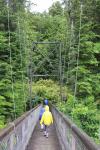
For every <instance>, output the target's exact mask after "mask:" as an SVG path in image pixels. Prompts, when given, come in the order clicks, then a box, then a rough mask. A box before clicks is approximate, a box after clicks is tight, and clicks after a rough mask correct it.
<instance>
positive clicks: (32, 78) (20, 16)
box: [0, 0, 100, 143]
mask: <svg viewBox="0 0 100 150" xmlns="http://www.w3.org/2000/svg"><path fill="white" fill-rule="evenodd" d="M33 5H34V4H33ZM30 6H31V2H30V1H28V2H26V0H8V1H7V0H0V128H4V127H5V126H7V124H8V123H9V122H11V121H12V120H14V119H16V118H17V117H19V116H21V115H22V114H23V113H24V112H26V111H28V110H29V109H31V108H32V107H34V106H35V105H37V104H38V103H39V102H42V101H43V100H44V99H45V98H47V99H48V100H49V101H50V102H51V103H53V104H54V105H56V107H57V108H58V109H59V110H60V111H62V112H63V113H64V114H66V115H67V116H69V118H71V119H72V120H73V122H75V123H76V124H77V126H79V127H80V128H81V129H83V130H84V131H85V132H86V133H87V134H88V135H89V136H91V137H92V138H93V139H94V140H95V141H96V142H97V143H99V140H100V82H99V81H100V34H99V33H100V24H99V23H100V15H99V14H100V0H62V2H59V1H57V2H55V3H53V5H52V6H51V7H50V8H49V10H48V12H43V13H36V12H31V11H30ZM35 42H37V43H35ZM38 42H40V43H38ZM49 42H54V43H53V44H50V43H49ZM42 43H47V44H42ZM57 43H60V44H57ZM39 75H40V76H39ZM42 75H43V76H42Z"/></svg>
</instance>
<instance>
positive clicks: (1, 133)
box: [0, 105, 40, 141]
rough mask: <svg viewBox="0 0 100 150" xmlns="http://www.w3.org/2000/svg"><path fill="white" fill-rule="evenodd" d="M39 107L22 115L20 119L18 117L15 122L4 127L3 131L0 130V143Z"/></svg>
mask: <svg viewBox="0 0 100 150" xmlns="http://www.w3.org/2000/svg"><path fill="white" fill-rule="evenodd" d="M39 106H40V105H38V106H36V107H35V108H33V109H32V110H30V111H28V112H26V113H24V114H23V115H22V116H21V117H19V118H18V119H16V120H15V121H13V122H11V123H9V124H8V126H7V127H5V128H4V129H2V130H1V131H0V141H1V140H2V139H3V138H4V137H5V136H7V135H8V134H9V133H10V132H11V131H13V130H14V128H16V127H17V126H18V125H19V124H20V123H21V122H22V121H23V120H24V119H25V118H26V117H28V116H29V115H30V114H31V113H32V112H33V111H34V110H35V109H37V108H38V107H39Z"/></svg>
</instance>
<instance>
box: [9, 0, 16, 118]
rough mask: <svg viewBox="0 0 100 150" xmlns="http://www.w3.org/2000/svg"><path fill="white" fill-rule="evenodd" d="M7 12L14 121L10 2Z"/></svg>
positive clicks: (14, 104)
mask: <svg viewBox="0 0 100 150" xmlns="http://www.w3.org/2000/svg"><path fill="white" fill-rule="evenodd" d="M7 12H8V34H9V35H8V48H9V52H10V72H11V89H12V97H13V98H12V99H13V109H14V119H16V103H15V95H14V83H13V67H12V50H11V33H10V6H9V0H8V1H7Z"/></svg>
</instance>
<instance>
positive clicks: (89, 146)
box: [51, 104, 99, 150]
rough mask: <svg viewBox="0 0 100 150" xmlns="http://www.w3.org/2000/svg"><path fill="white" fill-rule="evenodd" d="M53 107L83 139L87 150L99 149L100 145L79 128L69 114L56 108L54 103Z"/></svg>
mask: <svg viewBox="0 0 100 150" xmlns="http://www.w3.org/2000/svg"><path fill="white" fill-rule="evenodd" d="M51 108H52V109H54V110H55V111H56V113H58V114H59V115H60V116H61V117H62V118H63V120H64V121H65V123H66V124H67V126H69V128H70V129H71V130H72V132H73V133H74V134H75V135H77V137H78V138H79V139H80V140H81V141H82V143H83V144H84V145H85V147H86V149H87V150H99V147H98V146H97V145H96V144H95V142H94V141H93V140H92V139H91V138H90V137H89V136H88V135H87V134H86V133H85V132H84V131H83V130H81V129H80V128H78V127H77V126H76V125H75V124H74V123H73V122H72V121H71V120H70V119H69V118H68V117H67V116H65V115H64V114H63V113H62V112H60V111H59V110H58V109H57V108H55V106H54V105H52V104H51Z"/></svg>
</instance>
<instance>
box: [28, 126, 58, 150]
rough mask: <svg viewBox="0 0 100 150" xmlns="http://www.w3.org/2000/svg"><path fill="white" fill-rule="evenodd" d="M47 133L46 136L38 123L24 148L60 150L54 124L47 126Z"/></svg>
mask: <svg viewBox="0 0 100 150" xmlns="http://www.w3.org/2000/svg"><path fill="white" fill-rule="evenodd" d="M48 133H49V137H48V138H46V137H45V136H44V133H43V131H42V130H41V129H40V125H39V123H38V124H37V125H36V127H35V130H34V131H33V134H32V137H31V139H30V141H29V144H28V146H27V148H26V150H61V148H60V145H59V141H58V138H57V134H56V130H55V126H54V125H52V126H50V127H49V129H48Z"/></svg>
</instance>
